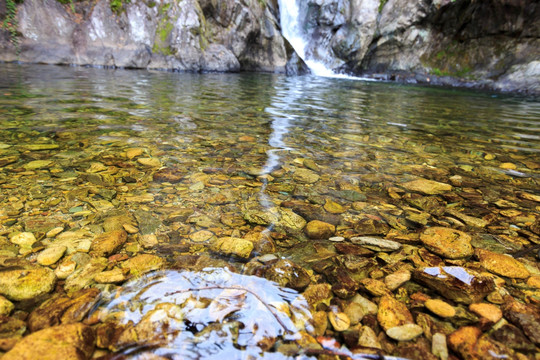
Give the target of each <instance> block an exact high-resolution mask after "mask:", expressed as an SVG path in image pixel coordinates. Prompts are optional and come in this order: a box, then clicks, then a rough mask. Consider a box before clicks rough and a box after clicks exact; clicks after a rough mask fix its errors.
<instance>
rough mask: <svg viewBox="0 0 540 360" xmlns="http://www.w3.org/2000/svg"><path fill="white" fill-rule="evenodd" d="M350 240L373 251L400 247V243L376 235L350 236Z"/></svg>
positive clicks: (391, 249)
mask: <svg viewBox="0 0 540 360" xmlns="http://www.w3.org/2000/svg"><path fill="white" fill-rule="evenodd" d="M350 240H351V242H352V243H353V244H358V245H362V246H363V247H366V248H368V249H370V250H374V251H395V250H399V249H401V244H400V243H398V242H396V241H392V240H386V239H381V238H377V237H371V236H356V237H352V238H351V239H350Z"/></svg>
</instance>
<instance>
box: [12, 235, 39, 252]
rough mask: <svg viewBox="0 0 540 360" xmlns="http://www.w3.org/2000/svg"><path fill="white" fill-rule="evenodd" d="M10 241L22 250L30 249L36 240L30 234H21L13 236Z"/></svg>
mask: <svg viewBox="0 0 540 360" xmlns="http://www.w3.org/2000/svg"><path fill="white" fill-rule="evenodd" d="M10 241H11V242H12V243H13V244H17V245H19V246H20V247H23V248H31V247H32V245H33V244H34V243H35V242H36V241H37V239H36V237H35V236H34V234H32V233H31V232H22V233H18V234H16V235H14V236H13V237H12V238H11V239H10Z"/></svg>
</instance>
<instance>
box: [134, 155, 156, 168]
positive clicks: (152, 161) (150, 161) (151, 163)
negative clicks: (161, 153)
mask: <svg viewBox="0 0 540 360" xmlns="http://www.w3.org/2000/svg"><path fill="white" fill-rule="evenodd" d="M137 162H138V163H139V164H141V165H144V166H148V167H154V168H158V167H160V166H161V161H159V159H158V158H151V157H147V158H138V159H137Z"/></svg>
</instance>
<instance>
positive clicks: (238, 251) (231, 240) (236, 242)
mask: <svg viewBox="0 0 540 360" xmlns="http://www.w3.org/2000/svg"><path fill="white" fill-rule="evenodd" d="M211 248H212V250H213V251H215V252H217V253H220V254H223V255H234V256H238V257H241V258H244V259H247V258H249V256H250V255H251V252H252V251H253V243H252V242H251V241H249V240H245V239H241V238H236V237H222V238H219V239H215V240H214V241H213V242H212V244H211Z"/></svg>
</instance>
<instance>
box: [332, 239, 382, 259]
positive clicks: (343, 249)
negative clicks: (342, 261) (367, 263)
mask: <svg viewBox="0 0 540 360" xmlns="http://www.w3.org/2000/svg"><path fill="white" fill-rule="evenodd" d="M329 240H330V239H329ZM334 246H335V248H336V250H337V252H339V253H341V254H349V255H354V256H363V257H370V256H372V255H373V251H371V250H369V249H366V248H365V247H363V246H358V245H353V244H349V243H345V242H343V243H341V242H340V243H337V244H335V245H334Z"/></svg>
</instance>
